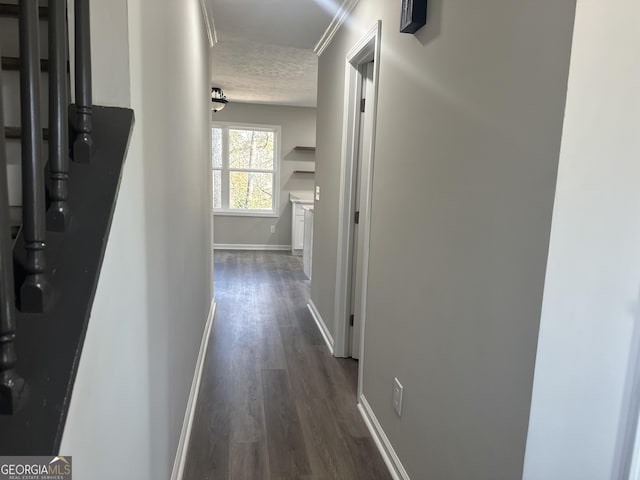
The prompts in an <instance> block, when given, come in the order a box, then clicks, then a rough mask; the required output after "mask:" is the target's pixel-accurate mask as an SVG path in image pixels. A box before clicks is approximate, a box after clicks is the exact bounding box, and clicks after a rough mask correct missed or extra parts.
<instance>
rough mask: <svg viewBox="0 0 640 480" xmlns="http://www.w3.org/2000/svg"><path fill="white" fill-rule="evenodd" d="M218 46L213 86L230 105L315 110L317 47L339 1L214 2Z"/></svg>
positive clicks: (212, 9)
mask: <svg viewBox="0 0 640 480" xmlns="http://www.w3.org/2000/svg"><path fill="white" fill-rule="evenodd" d="M209 1H210V4H209V7H210V9H211V13H212V15H213V18H214V22H215V29H216V34H217V38H218V43H217V44H216V45H215V46H214V47H213V49H212V54H211V59H212V78H211V80H212V86H215V87H221V88H222V89H223V90H224V93H225V95H226V96H227V99H228V100H229V101H230V102H250V103H268V104H277V105H296V106H307V107H309V106H315V105H316V89H317V68H318V58H317V56H316V55H315V54H314V53H313V47H314V46H315V45H316V43H317V42H318V40H320V38H321V37H322V34H323V33H324V31H325V30H326V28H327V26H328V25H329V23H330V22H331V19H332V18H333V16H334V15H335V12H336V10H337V9H338V7H339V5H337V4H336V2H335V1H333V0H269V1H265V0H261V1H260V0H209Z"/></svg>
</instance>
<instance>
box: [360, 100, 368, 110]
mask: <svg viewBox="0 0 640 480" xmlns="http://www.w3.org/2000/svg"><path fill="white" fill-rule="evenodd" d="M366 103H367V100H366V99H364V98H362V99H360V111H361V112H362V113H364V107H365V104H366Z"/></svg>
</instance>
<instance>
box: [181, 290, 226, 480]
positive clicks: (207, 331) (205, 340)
mask: <svg viewBox="0 0 640 480" xmlns="http://www.w3.org/2000/svg"><path fill="white" fill-rule="evenodd" d="M215 313H216V302H215V299H212V300H211V306H210V307H209V315H208V317H207V323H206V325H205V327H204V333H203V335H202V341H201V342H200V352H199V353H198V360H197V361H196V371H195V373H194V374H193V381H192V382H191V391H190V392H189V401H188V402H187V410H186V412H185V414H184V421H183V422H182V431H181V432H180V442H179V443H178V450H177V452H176V458H175V460H174V461H173V470H172V472H171V480H182V476H183V475H184V466H185V462H186V461H187V452H188V450H189V439H190V438H191V427H192V426H193V416H194V414H195V412H196V402H197V401H198V393H199V391H200V380H201V379H202V370H203V369H204V360H205V358H206V354H207V346H208V345H209V337H210V336H211V328H212V326H213V317H214V316H215Z"/></svg>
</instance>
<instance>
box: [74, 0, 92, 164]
mask: <svg viewBox="0 0 640 480" xmlns="http://www.w3.org/2000/svg"><path fill="white" fill-rule="evenodd" d="M74 25H75V83H76V131H77V136H76V139H75V141H74V143H73V160H74V161H76V162H80V163H88V162H90V161H91V152H92V150H93V138H92V126H91V113H92V111H91V105H92V93H91V30H90V13H89V0H75V2H74Z"/></svg>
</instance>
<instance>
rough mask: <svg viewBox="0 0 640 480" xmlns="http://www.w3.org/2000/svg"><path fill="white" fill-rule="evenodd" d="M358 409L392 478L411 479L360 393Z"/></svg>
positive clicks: (397, 479) (395, 479) (398, 479)
mask: <svg viewBox="0 0 640 480" xmlns="http://www.w3.org/2000/svg"><path fill="white" fill-rule="evenodd" d="M358 410H360V414H361V415H362V418H364V423H365V424H366V425H367V428H368V429H369V432H370V433H371V436H372V437H373V441H374V442H375V443H376V446H377V447H378V450H379V451H380V455H382V459H383V460H384V463H385V464H386V465H387V468H388V469H389V473H391V476H392V477H393V480H411V479H410V478H409V474H408V473H407V471H406V470H405V469H404V467H403V466H402V462H400V458H398V455H397V454H396V452H395V450H394V449H393V446H392V445H391V442H390V441H389V438H388V437H387V434H386V433H384V430H383V429H382V425H380V422H379V421H378V419H377V418H376V415H375V414H374V413H373V410H372V409H371V405H369V402H367V399H366V398H365V397H364V395H360V402H359V403H358Z"/></svg>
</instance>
